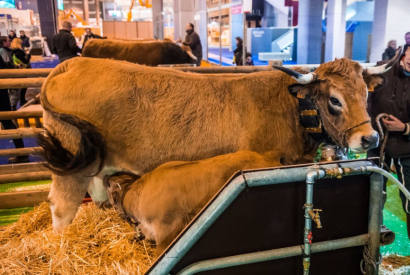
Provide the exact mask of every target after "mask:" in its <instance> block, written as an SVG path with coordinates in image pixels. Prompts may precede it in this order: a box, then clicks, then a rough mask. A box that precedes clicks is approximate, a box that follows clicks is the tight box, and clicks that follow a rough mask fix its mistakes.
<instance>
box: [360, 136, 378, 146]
mask: <svg viewBox="0 0 410 275" xmlns="http://www.w3.org/2000/svg"><path fill="white" fill-rule="evenodd" d="M377 145H379V134H378V133H374V134H372V135H369V136H362V147H363V149H365V150H369V149H372V148H375V147H377Z"/></svg>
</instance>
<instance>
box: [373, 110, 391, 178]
mask: <svg viewBox="0 0 410 275" xmlns="http://www.w3.org/2000/svg"><path fill="white" fill-rule="evenodd" d="M387 117H389V115H388V114H386V113H381V114H379V115H378V116H377V117H376V125H377V129H378V130H379V135H380V139H381V140H383V143H382V146H381V147H380V168H383V167H384V166H386V167H387V169H388V170H389V171H390V167H389V166H388V165H387V163H385V162H384V149H385V148H386V143H387V139H388V138H389V130H387V129H386V133H383V127H382V125H381V123H380V120H381V119H382V118H387Z"/></svg>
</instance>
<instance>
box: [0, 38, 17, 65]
mask: <svg viewBox="0 0 410 275" xmlns="http://www.w3.org/2000/svg"><path fill="white" fill-rule="evenodd" d="M10 45H11V40H10V38H9V37H7V36H0V47H1V48H0V56H1V58H3V61H4V63H5V68H4V69H14V68H15V66H14V63H13V55H12V53H11V50H10Z"/></svg>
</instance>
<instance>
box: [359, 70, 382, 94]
mask: <svg viewBox="0 0 410 275" xmlns="http://www.w3.org/2000/svg"><path fill="white" fill-rule="evenodd" d="M363 79H364V82H365V83H366V85H367V90H369V92H374V90H375V89H377V88H380V87H381V86H383V85H384V84H385V82H386V78H385V77H384V76H383V75H381V74H370V75H369V74H364V75H363Z"/></svg>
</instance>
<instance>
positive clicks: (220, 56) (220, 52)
mask: <svg viewBox="0 0 410 275" xmlns="http://www.w3.org/2000/svg"><path fill="white" fill-rule="evenodd" d="M218 8H219V65H221V66H222V10H221V0H218Z"/></svg>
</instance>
